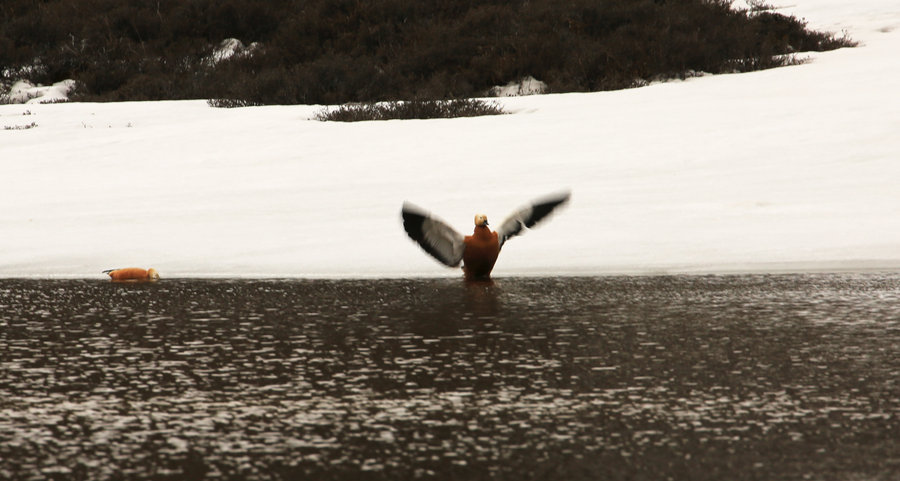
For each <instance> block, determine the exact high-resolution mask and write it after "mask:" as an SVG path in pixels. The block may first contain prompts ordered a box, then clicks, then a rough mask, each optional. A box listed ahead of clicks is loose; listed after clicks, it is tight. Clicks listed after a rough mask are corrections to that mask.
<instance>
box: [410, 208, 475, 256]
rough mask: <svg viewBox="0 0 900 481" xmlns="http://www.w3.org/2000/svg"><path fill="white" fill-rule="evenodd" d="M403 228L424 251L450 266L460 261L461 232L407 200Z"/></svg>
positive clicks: (461, 247)
mask: <svg viewBox="0 0 900 481" xmlns="http://www.w3.org/2000/svg"><path fill="white" fill-rule="evenodd" d="M401 214H402V216H403V229H405V230H406V233H407V234H409V237H411V238H412V239H413V240H414V241H416V242H418V243H419V246H421V247H422V249H425V252H427V253H429V254H431V255H432V256H433V257H434V258H435V259H437V260H439V261H440V262H441V263H443V264H446V265H448V266H450V267H456V266H458V265H459V263H460V262H462V257H463V250H465V247H466V245H465V242H464V237H463V235H462V234H460V233H459V232H457V231H456V230H454V229H453V228H452V227H450V226H449V225H447V224H446V223H445V222H444V221H442V220H440V219H438V218H437V217H434V216H432V215H431V214H429V213H428V212H426V211H425V210H423V209H421V208H420V207H418V206H415V205H413V204H411V203H409V202H404V203H403V210H402V211H401Z"/></svg>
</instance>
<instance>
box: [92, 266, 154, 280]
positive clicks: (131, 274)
mask: <svg viewBox="0 0 900 481" xmlns="http://www.w3.org/2000/svg"><path fill="white" fill-rule="evenodd" d="M103 273H104V274H107V275H109V277H110V279H111V280H112V281H114V282H141V281H151V282H152V281H156V280H158V279H159V272H156V269H154V268H152V267H151V268H149V269H142V268H140V267H125V268H122V269H108V270H105V271H103Z"/></svg>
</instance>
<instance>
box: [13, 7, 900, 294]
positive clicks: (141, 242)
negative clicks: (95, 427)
mask: <svg viewBox="0 0 900 481" xmlns="http://www.w3.org/2000/svg"><path fill="white" fill-rule="evenodd" d="M791 13H794V14H797V15H804V16H806V17H807V19H808V20H809V21H810V25H811V26H812V27H814V28H829V29H833V30H838V31H839V30H842V29H846V30H848V32H849V33H850V35H851V36H852V37H853V38H854V39H857V40H859V41H861V42H862V46H861V47H859V48H854V49H843V50H839V51H835V52H829V53H825V54H810V57H811V61H810V62H808V63H806V64H804V65H799V66H793V67H785V68H780V69H775V70H768V71H763V72H754V73H748V74H740V75H737V74H736V75H719V76H704V77H699V78H692V79H688V80H686V81H683V82H672V83H664V84H656V85H653V86H649V87H645V88H638V89H630V90H624V91H617V92H602V93H590V94H562V95H540V96H527V97H509V98H502V99H500V100H498V102H500V103H501V104H502V105H503V106H504V107H505V108H506V109H507V110H508V111H510V112H512V114H511V115H502V116H493V117H479V118H467V119H449V120H425V121H421V120H410V121H385V122H361V123H350V124H346V123H323V122H318V121H315V120H311V118H312V116H313V115H314V113H315V112H316V111H318V110H319V109H320V108H321V106H268V107H251V108H241V109H213V108H209V107H208V106H207V105H206V102H205V101H203V100H198V101H183V102H146V103H107V104H81V103H67V104H54V105H43V104H39V105H34V106H29V107H28V111H29V113H30V114H31V115H29V116H28V117H27V121H28V122H32V121H34V122H35V123H36V124H37V127H36V128H31V129H27V130H4V129H3V128H4V127H6V126H15V125H18V124H21V123H22V122H25V120H26V117H23V116H22V115H23V113H25V110H24V108H23V106H16V105H4V106H0V205H2V206H3V209H0V233H2V235H0V276H7V277H9V276H36V277H55V276H59V277H96V278H98V279H100V278H102V275H101V274H100V271H101V270H102V269H107V268H113V267H123V266H132V265H134V266H142V267H155V268H157V269H158V270H159V271H160V273H161V275H162V276H163V278H166V277H177V276H308V277H382V276H460V275H461V274H460V272H459V271H458V270H453V269H447V268H445V267H442V266H441V265H440V264H438V263H437V262H436V261H434V260H432V259H430V258H429V257H428V256H427V255H426V254H425V253H424V252H422V251H421V250H420V249H419V248H418V247H417V246H416V245H415V244H414V243H413V242H412V241H411V240H409V239H408V238H407V237H406V235H405V233H404V232H403V229H402V227H401V222H400V206H401V204H402V203H403V201H404V200H409V201H412V202H414V203H416V204H418V205H421V206H423V207H425V208H428V209H431V210H432V211H434V212H435V213H437V214H438V215H440V216H441V217H442V218H443V219H445V220H446V221H447V222H449V223H450V224H452V225H455V226H457V227H458V228H459V229H460V231H464V232H465V231H469V230H470V229H471V227H470V226H471V224H472V215H473V214H474V213H475V212H484V213H487V214H488V216H489V217H490V218H491V220H492V222H493V223H495V224H496V223H498V222H499V221H501V220H502V219H503V217H504V216H505V215H506V214H508V213H510V212H512V211H513V210H514V209H515V208H516V207H518V206H520V205H521V204H523V203H524V202H527V201H528V200H530V199H532V198H535V197H538V196H541V195H543V194H545V193H549V192H553V191H558V190H560V189H562V188H571V189H572V191H573V199H572V202H571V204H570V205H569V206H568V207H567V208H566V209H565V210H563V211H562V212H560V213H559V214H558V215H556V216H555V217H553V218H551V219H550V220H548V221H547V222H546V223H545V224H542V225H541V226H540V227H539V228H537V229H534V230H533V231H531V232H528V233H526V234H525V235H523V236H521V237H517V238H515V239H513V240H511V241H510V242H509V243H508V244H507V245H505V246H504V249H503V253H502V254H501V256H500V259H499V261H498V263H497V266H496V268H495V270H494V274H495V275H497V276H511V275H555V274H602V273H618V272H624V273H657V272H726V271H732V270H736V271H770V270H789V271H790V270H807V269H850V270H858V269H872V268H876V269H884V268H894V269H896V268H900V195H898V194H897V179H900V162H898V157H900V135H898V134H897V133H898V132H900V96H898V95H896V79H897V78H898V74H900V62H898V60H897V58H898V57H897V56H896V52H897V51H898V48H900V4H896V2H893V1H891V2H887V1H882V0H866V1H863V2H854V3H853V4H852V5H851V4H846V3H845V2H837V1H831V0H804V1H801V2H800V3H799V4H798V5H797V6H796V7H792V8H791Z"/></svg>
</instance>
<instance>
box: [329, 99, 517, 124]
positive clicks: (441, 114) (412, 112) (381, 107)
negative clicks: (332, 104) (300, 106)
mask: <svg viewBox="0 0 900 481" xmlns="http://www.w3.org/2000/svg"><path fill="white" fill-rule="evenodd" d="M504 113H505V112H504V111H503V109H502V108H501V107H500V106H499V105H497V104H496V103H493V102H485V101H483V100H477V99H456V100H411V101H402V102H401V101H393V102H380V103H364V104H347V105H342V106H340V107H338V108H336V109H333V110H329V109H323V110H321V111H320V112H318V113H317V114H316V120H323V121H329V120H330V121H336V122H358V121H362V120H393V119H449V118H456V117H479V116H482V115H500V114H504Z"/></svg>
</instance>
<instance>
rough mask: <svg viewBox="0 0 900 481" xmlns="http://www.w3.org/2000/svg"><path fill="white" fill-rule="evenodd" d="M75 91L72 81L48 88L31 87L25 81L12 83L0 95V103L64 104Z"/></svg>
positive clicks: (30, 84)
mask: <svg viewBox="0 0 900 481" xmlns="http://www.w3.org/2000/svg"><path fill="white" fill-rule="evenodd" d="M74 89H75V81H74V80H63V81H62V82H56V83H55V84H53V85H50V86H44V85H40V84H38V85H33V84H32V83H31V82H28V81H26V80H19V81H18V82H16V83H14V84H13V85H12V87H11V88H10V90H9V92H8V93H6V94H4V95H0V103H3V104H36V103H40V104H44V103H52V102H65V101H67V100H69V94H70V93H71V92H72V90H74Z"/></svg>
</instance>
